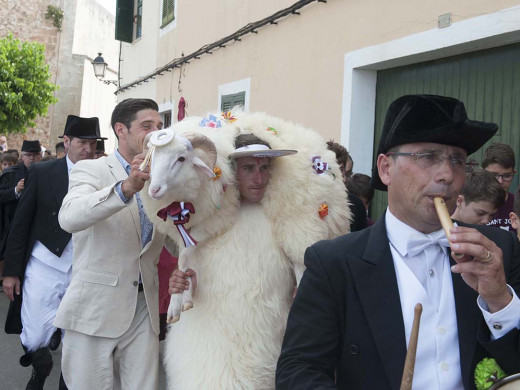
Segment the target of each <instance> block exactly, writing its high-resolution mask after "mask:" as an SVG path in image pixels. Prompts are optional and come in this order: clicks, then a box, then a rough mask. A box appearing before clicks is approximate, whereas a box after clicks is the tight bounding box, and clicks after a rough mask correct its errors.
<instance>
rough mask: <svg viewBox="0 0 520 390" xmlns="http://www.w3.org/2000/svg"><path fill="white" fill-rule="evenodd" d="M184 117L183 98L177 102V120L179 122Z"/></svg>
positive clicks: (184, 102)
mask: <svg viewBox="0 0 520 390" xmlns="http://www.w3.org/2000/svg"><path fill="white" fill-rule="evenodd" d="M185 116H186V101H185V100H184V98H183V97H181V99H180V100H179V106H178V107H177V120H178V121H179V122H180V121H182V120H183V119H184V117H185Z"/></svg>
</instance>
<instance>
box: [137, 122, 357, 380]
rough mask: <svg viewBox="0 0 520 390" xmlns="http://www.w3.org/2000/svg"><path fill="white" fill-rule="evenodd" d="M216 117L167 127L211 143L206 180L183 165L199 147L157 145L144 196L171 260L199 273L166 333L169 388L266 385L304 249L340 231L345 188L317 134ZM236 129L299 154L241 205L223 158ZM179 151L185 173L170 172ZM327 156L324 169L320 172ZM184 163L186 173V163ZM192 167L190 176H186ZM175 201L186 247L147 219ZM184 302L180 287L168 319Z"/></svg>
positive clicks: (275, 166)
mask: <svg viewBox="0 0 520 390" xmlns="http://www.w3.org/2000/svg"><path fill="white" fill-rule="evenodd" d="M215 117H217V116H215ZM217 118H219V117H217ZM227 119H229V118H227ZM218 120H219V121H220V124H221V125H222V126H221V127H218V128H211V127H200V126H199V123H200V122H201V121H200V118H188V119H186V120H184V121H182V122H180V123H178V124H176V125H174V126H173V130H174V132H175V134H176V138H177V137H181V136H182V137H185V138H187V139H195V138H196V137H195V134H198V135H202V136H205V137H206V138H204V139H205V140H206V139H209V140H211V141H212V142H213V144H214V145H215V147H216V150H217V159H216V164H215V171H217V172H219V173H218V174H217V175H216V177H214V178H212V179H211V178H208V176H209V174H208V171H207V169H204V168H201V167H200V166H197V165H194V164H193V163H192V161H193V160H190V157H189V156H190V155H195V156H196V157H198V158H199V159H200V160H202V161H204V162H205V163H206V164H205V165H207V167H209V168H211V161H212V160H211V158H208V157H207V152H206V151H203V150H201V149H199V148H198V147H196V146H195V145H194V146H193V149H194V151H193V152H191V151H190V150H189V148H185V150H184V151H180V150H181V149H182V147H181V146H180V144H181V143H179V142H172V143H171V144H167V145H165V146H158V147H157V148H156V149H155V153H154V156H153V157H152V167H151V180H150V183H149V185H147V186H146V187H145V188H144V189H143V191H142V193H143V196H142V199H143V204H144V206H145V209H146V211H147V213H148V215H149V216H151V219H152V221H153V222H154V223H155V226H156V227H157V228H159V229H166V230H167V231H168V234H169V235H170V236H171V237H172V238H173V239H174V240H176V242H177V243H178V244H179V246H180V248H181V251H180V256H179V267H180V268H181V269H185V268H186V267H187V266H188V265H189V267H191V268H193V269H194V270H195V271H196V272H197V279H198V287H197V291H196V293H195V294H194V295H193V309H191V310H189V311H185V312H183V313H182V317H181V318H180V321H179V322H178V323H176V324H175V325H173V326H172V327H171V328H170V331H169V334H168V336H167V340H166V353H165V367H166V372H167V375H168V387H169V389H183V390H184V389H271V388H274V373H275V367H276V361H277V358H278V355H279V353H280V347H281V342H282V338H283V334H284V331H285V325H286V320H287V314H288V311H289V307H290V304H291V302H292V297H291V294H292V291H293V288H294V286H295V284H296V283H297V282H299V279H300V278H301V275H302V273H303V270H304V266H303V254H304V251H305V249H306V248H307V247H308V246H310V245H311V244H313V243H314V242H316V241H318V240H321V239H328V238H332V237H334V236H337V235H340V234H343V233H346V232H348V229H349V217H350V214H349V210H348V207H347V199H346V191H345V188H344V185H343V183H342V180H341V173H340V171H339V168H338V166H337V164H336V163H335V156H334V154H333V153H332V152H330V151H328V150H327V149H326V144H325V141H324V140H323V139H322V137H321V136H319V135H318V134H317V133H316V132H314V131H312V130H309V129H305V128H303V127H301V126H297V125H294V124H292V123H288V122H286V121H283V120H280V119H277V118H272V117H269V116H267V115H265V114H247V113H242V114H237V120H236V121H234V122H232V121H229V122H228V121H226V120H224V119H223V118H219V119H217V121H218ZM240 133H252V134H254V135H256V136H258V137H259V138H261V139H263V140H265V141H267V142H268V143H269V144H270V146H271V148H272V149H297V150H298V154H296V155H294V156H291V157H283V158H277V159H273V161H272V162H271V165H272V171H271V172H272V173H271V178H270V181H269V185H268V187H267V190H266V193H265V195H264V197H263V199H262V201H261V204H258V205H248V206H244V205H242V206H241V203H240V196H239V193H238V190H237V188H236V179H235V171H234V166H233V162H232V161H230V160H229V159H228V156H229V154H230V153H231V152H233V151H234V149H235V148H234V139H235V137H236V136H237V135H238V134H240ZM179 139H181V138H179ZM201 139H202V138H201ZM209 149H211V148H206V150H209ZM183 153H185V154H183ZM210 154H211V153H210ZM179 156H183V157H184V161H181V162H182V164H184V166H183V169H184V171H183V170H179V172H180V173H175V172H176V171H175V164H176V161H178V157H179ZM190 161H191V162H190ZM326 163H327V164H328V167H329V168H330V169H324V170H322V168H324V167H325V165H326ZM190 166H191V167H193V168H194V169H185V168H189V167H190ZM190 171H191V177H189V178H188V177H186V176H184V173H186V175H188V173H189V172H190ZM183 172H184V173H183ZM145 191H146V194H148V196H146V194H145V193H144V192H145ZM173 201H184V202H191V203H192V204H193V205H194V208H195V213H194V214H191V215H190V220H189V222H188V223H187V224H186V225H185V227H186V229H187V231H189V234H190V235H191V236H192V237H193V238H194V239H195V240H196V241H197V242H198V244H197V245H196V246H190V247H187V248H184V244H183V240H182V239H181V236H180V234H179V232H178V231H177V229H176V228H174V227H173V223H172V221H171V220H168V221H167V223H165V222H164V221H163V220H162V219H161V218H159V217H156V214H157V212H158V211H159V210H160V209H162V208H164V207H166V206H167V205H168V204H170V203H171V202H173ZM324 205H326V206H327V208H328V215H325V212H324V209H325V207H324ZM320 208H321V209H322V210H321V211H322V215H321V217H320V214H319V210H320ZM190 285H191V283H190ZM179 299H180V300H179ZM189 302H191V296H190V292H188V293H186V294H183V295H180V294H177V295H174V296H172V303H171V305H170V309H169V316H172V317H177V316H179V315H180V309H181V305H184V306H185V308H189V307H190V306H191V304H190V303H189ZM170 310H171V311H170ZM174 319H176V318H174Z"/></svg>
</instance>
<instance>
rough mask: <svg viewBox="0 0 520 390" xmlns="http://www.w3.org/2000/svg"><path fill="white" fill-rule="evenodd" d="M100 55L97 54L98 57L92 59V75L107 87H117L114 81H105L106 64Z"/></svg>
mask: <svg viewBox="0 0 520 390" xmlns="http://www.w3.org/2000/svg"><path fill="white" fill-rule="evenodd" d="M101 54H102V53H98V56H97V57H96V58H94V61H92V67H93V68H94V75H96V77H97V78H98V80H99V81H102V82H104V83H105V84H107V85H110V84H113V85H117V81H116V80H105V72H106V70H107V66H108V64H107V63H106V62H105V60H104V59H103V57H101Z"/></svg>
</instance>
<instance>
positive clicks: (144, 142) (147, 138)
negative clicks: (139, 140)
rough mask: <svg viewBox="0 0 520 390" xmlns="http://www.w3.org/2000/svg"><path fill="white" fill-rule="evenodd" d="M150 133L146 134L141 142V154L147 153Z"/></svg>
mask: <svg viewBox="0 0 520 390" xmlns="http://www.w3.org/2000/svg"><path fill="white" fill-rule="evenodd" d="M152 134H153V133H152V132H150V133H148V134H146V137H144V140H143V153H146V152H147V151H148V141H150V137H151V136H152Z"/></svg>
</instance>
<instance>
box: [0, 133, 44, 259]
mask: <svg viewBox="0 0 520 390" xmlns="http://www.w3.org/2000/svg"><path fill="white" fill-rule="evenodd" d="M40 160H41V146H40V142H39V141H38V140H36V141H28V140H24V141H23V143H22V156H21V161H20V162H19V163H18V164H16V165H14V166H12V167H9V168H7V169H5V170H4V171H3V172H2V175H1V176H0V259H3V252H4V249H5V240H6V238H7V233H8V232H9V227H10V226H11V222H12V220H13V217H14V212H15V211H16V207H17V206H18V200H19V199H20V196H21V195H22V191H23V189H24V182H25V176H26V175H27V171H28V170H29V167H30V166H31V164H32V163H34V162H40Z"/></svg>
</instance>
